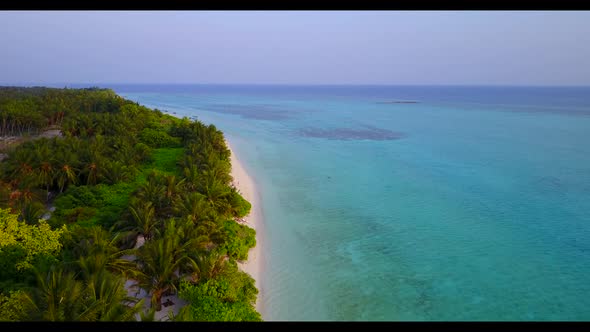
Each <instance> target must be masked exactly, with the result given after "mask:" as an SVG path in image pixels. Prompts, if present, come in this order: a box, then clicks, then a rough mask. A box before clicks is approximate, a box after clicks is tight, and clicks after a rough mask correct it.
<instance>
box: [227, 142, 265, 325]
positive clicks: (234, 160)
mask: <svg viewBox="0 0 590 332" xmlns="http://www.w3.org/2000/svg"><path fill="white" fill-rule="evenodd" d="M225 143H226V145H227V147H228V148H229V150H230V151H231V165H232V167H231V176H232V177H233V179H234V180H233V182H234V185H235V186H236V188H237V189H238V190H239V192H240V194H242V196H243V197H244V198H245V199H246V200H247V201H248V202H250V203H251V204H252V210H251V211H250V214H249V215H248V216H246V217H245V218H244V219H245V221H246V224H247V225H248V226H249V227H252V228H254V229H255V230H256V246H255V247H254V248H252V249H250V252H249V253H248V260H247V261H245V262H241V263H240V262H238V266H239V267H240V269H241V270H242V271H244V272H246V273H248V274H249V275H250V276H252V278H254V280H255V285H256V288H257V289H258V297H257V300H256V310H257V311H258V312H259V313H260V314H261V315H262V314H263V310H262V309H263V307H262V302H263V301H262V300H261V298H262V296H263V294H264V290H263V288H262V287H261V285H262V283H261V277H262V271H263V267H264V261H263V257H262V245H263V242H264V237H263V234H262V233H263V224H262V211H261V208H260V197H259V195H258V192H257V191H256V185H255V183H254V180H252V178H251V177H250V176H249V175H248V173H247V172H246V170H245V169H244V166H243V165H242V164H241V163H240V160H239V159H238V157H237V155H236V154H235V153H234V151H233V150H232V148H231V145H230V143H229V141H228V140H227V139H226V140H225Z"/></svg>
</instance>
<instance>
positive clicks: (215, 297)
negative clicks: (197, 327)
mask: <svg viewBox="0 0 590 332" xmlns="http://www.w3.org/2000/svg"><path fill="white" fill-rule="evenodd" d="M0 143H1V144H0V259H1V261H2V269H0V281H1V283H0V317H1V319H2V320H5V321H6V320H7V321H134V320H141V321H151V320H174V321H260V320H261V316H260V314H259V312H257V311H256V309H255V307H254V305H255V303H256V297H257V294H258V290H257V288H256V287H255V281H254V279H253V278H252V277H251V276H250V275H249V274H247V273H245V272H243V271H241V270H240V269H239V266H238V263H242V262H244V261H246V260H247V259H248V252H249V250H250V249H251V248H253V247H255V246H256V237H255V236H256V232H255V230H254V229H252V228H250V227H248V226H247V225H245V224H243V223H241V222H238V221H241V220H242V219H243V218H244V217H245V216H247V215H248V214H249V213H250V210H251V204H250V202H248V201H247V200H246V199H244V198H243V197H242V195H241V193H240V192H239V190H238V188H237V187H236V186H234V185H233V181H232V180H233V179H232V176H231V170H232V164H231V151H230V150H229V148H228V146H227V145H226V141H225V138H224V135H223V133H222V132H221V131H219V130H218V129H217V128H216V127H215V126H214V125H205V124H203V123H202V122H200V121H198V120H196V119H195V120H191V119H188V118H182V119H180V118H177V117H173V116H171V115H167V114H164V113H162V112H161V111H158V110H152V109H149V108H147V107H144V106H141V105H139V104H138V103H135V102H132V101H129V100H126V99H124V98H121V97H120V96H118V95H117V94H116V93H115V92H114V91H112V90H109V89H101V88H90V89H54V88H43V87H34V88H21V87H0Z"/></svg>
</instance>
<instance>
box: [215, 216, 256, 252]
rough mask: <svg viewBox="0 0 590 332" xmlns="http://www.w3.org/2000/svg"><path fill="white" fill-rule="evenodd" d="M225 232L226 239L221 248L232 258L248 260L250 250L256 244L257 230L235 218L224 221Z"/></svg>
mask: <svg viewBox="0 0 590 332" xmlns="http://www.w3.org/2000/svg"><path fill="white" fill-rule="evenodd" d="M223 232H224V239H225V241H224V243H223V245H222V246H221V249H223V250H225V251H226V253H227V255H228V256H229V257H230V258H232V259H236V260H239V261H244V260H247V259H248V251H249V250H250V248H253V247H255V246H256V231H255V230H254V229H252V228H250V227H248V226H246V225H242V224H238V223H237V222H235V221H233V220H227V221H225V222H224V223H223Z"/></svg>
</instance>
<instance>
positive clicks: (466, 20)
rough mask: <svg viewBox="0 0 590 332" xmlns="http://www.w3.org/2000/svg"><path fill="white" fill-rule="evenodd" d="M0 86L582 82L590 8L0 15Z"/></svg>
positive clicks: (588, 78)
mask: <svg viewBox="0 0 590 332" xmlns="http://www.w3.org/2000/svg"><path fill="white" fill-rule="evenodd" d="M0 31H1V32H2V33H0V45H1V47H0V84H3V85H10V84H12V85H23V84H25V85H26V84H39V85H42V84H51V83H67V84H74V83H146V84H148V83H157V84H170V83H177V84H185V83H202V84H249V83H251V84H400V85H404V84H407V85H421V84H425V85H471V84H475V85H590V11H571V12H567V11H414V12H413V11H233V12H232V11H178V12H175V11H137V12H134V11H96V12H93V11H66V12H59V11H24V12H19V11H0Z"/></svg>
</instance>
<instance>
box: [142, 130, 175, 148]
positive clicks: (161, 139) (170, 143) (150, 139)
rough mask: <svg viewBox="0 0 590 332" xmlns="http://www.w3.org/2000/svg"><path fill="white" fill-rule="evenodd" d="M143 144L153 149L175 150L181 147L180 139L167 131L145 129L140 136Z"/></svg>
mask: <svg viewBox="0 0 590 332" xmlns="http://www.w3.org/2000/svg"><path fill="white" fill-rule="evenodd" d="M139 139H140V141H141V142H143V143H145V144H147V145H149V146H151V147H153V148H173V147H179V146H181V141H180V138H178V137H172V136H170V135H168V133H166V132H165V131H161V130H156V129H152V128H144V129H143V130H142V131H141V133H140V134H139Z"/></svg>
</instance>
